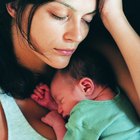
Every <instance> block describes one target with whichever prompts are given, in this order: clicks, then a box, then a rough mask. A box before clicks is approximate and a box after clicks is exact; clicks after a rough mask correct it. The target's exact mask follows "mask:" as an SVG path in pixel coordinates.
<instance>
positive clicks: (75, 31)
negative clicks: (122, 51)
mask: <svg viewBox="0 0 140 140" xmlns="http://www.w3.org/2000/svg"><path fill="white" fill-rule="evenodd" d="M95 9H96V0H86V1H85V0H56V1H53V2H50V3H47V4H44V5H42V6H40V7H39V8H38V9H37V11H36V12H35V14H34V16H33V19H32V24H31V32H30V35H31V42H32V44H33V46H34V47H35V49H36V50H37V51H36V52H35V51H34V53H35V54H36V56H37V57H38V58H39V59H41V60H42V61H43V62H45V63H46V64H48V65H50V66H52V67H54V68H63V67H65V66H66V65H67V64H68V63H69V60H70V57H71V55H72V54H73V53H74V51H75V50H76V48H77V47H78V45H79V43H80V42H81V41H82V40H84V39H85V37H86V36H87V34H88V31H89V26H88V24H89V22H90V21H91V20H92V18H93V16H94V15H95ZM27 11H28V10H27Z"/></svg>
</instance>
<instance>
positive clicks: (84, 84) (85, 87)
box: [79, 77, 95, 97]
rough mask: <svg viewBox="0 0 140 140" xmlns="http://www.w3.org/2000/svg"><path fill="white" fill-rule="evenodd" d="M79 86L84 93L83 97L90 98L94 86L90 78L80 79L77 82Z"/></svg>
mask: <svg viewBox="0 0 140 140" xmlns="http://www.w3.org/2000/svg"><path fill="white" fill-rule="evenodd" d="M79 85H80V87H81V89H82V91H83V92H84V94H85V96H87V97H90V95H92V94H93V91H94V88H95V85H94V83H93V81H92V80H91V79H90V78H87V77H85V78H82V79H81V80H80V82H79Z"/></svg>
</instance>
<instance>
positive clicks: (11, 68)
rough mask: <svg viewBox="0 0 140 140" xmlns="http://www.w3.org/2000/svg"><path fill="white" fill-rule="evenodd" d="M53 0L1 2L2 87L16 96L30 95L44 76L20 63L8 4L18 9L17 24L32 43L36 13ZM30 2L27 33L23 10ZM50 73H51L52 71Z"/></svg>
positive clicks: (0, 78) (0, 48)
mask: <svg viewBox="0 0 140 140" xmlns="http://www.w3.org/2000/svg"><path fill="white" fill-rule="evenodd" d="M51 1H53V0H2V1H1V2H0V87H1V88H2V89H3V90H4V91H5V92H7V93H10V94H11V95H12V96H13V97H15V98H27V97H29V96H30V94H31V93H32V89H33V88H34V86H35V85H36V84H37V82H39V81H40V77H41V79H42V76H40V74H34V73H32V72H31V71H29V70H27V69H26V68H24V67H23V66H21V65H20V64H18V62H17V58H16V56H15V54H14V51H13V43H12V39H11V38H12V36H11V24H12V17H11V16H10V15H9V14H8V12H7V10H6V4H7V3H9V2H11V4H12V7H13V8H14V9H15V10H16V23H17V26H18V28H19V30H20V32H21V34H22V35H23V37H24V38H25V39H27V41H28V43H29V44H31V42H30V29H31V24H32V18H33V16H34V13H35V12H36V10H37V8H38V7H39V6H41V5H42V4H45V3H48V2H51ZM29 4H32V5H33V6H32V8H31V10H30V14H29V17H28V26H27V33H25V32H24V31H23V29H22V18H23V12H24V11H25V9H26V7H27V6H28V5H29ZM29 46H31V45H29ZM19 47H20V46H19ZM50 72H51V71H50ZM49 74H50V75H51V73H49ZM45 78H46V77H45ZM45 78H44V79H45ZM47 78H48V77H47ZM48 80H49V79H48Z"/></svg>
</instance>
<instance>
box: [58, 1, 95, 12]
mask: <svg viewBox="0 0 140 140" xmlns="http://www.w3.org/2000/svg"><path fill="white" fill-rule="evenodd" d="M55 2H57V3H60V4H62V5H64V6H66V7H68V8H70V9H72V10H74V11H77V10H76V9H75V8H74V7H72V6H71V5H69V4H67V3H65V2H59V1H55ZM96 12H97V10H96V9H95V10H94V11H92V12H89V13H87V14H86V15H92V14H95V13H96Z"/></svg>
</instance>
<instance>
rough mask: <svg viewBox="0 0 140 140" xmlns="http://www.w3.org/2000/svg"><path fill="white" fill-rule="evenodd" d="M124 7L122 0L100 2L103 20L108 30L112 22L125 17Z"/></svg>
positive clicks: (103, 0) (102, 0)
mask: <svg viewBox="0 0 140 140" xmlns="http://www.w3.org/2000/svg"><path fill="white" fill-rule="evenodd" d="M122 7H123V6H122V0H100V1H99V11H100V15H101V19H102V21H103V23H104V25H105V27H106V28H107V29H109V27H110V26H109V25H110V24H112V21H115V20H117V19H119V18H120V17H122V16H124V13H123V8H122Z"/></svg>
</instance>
